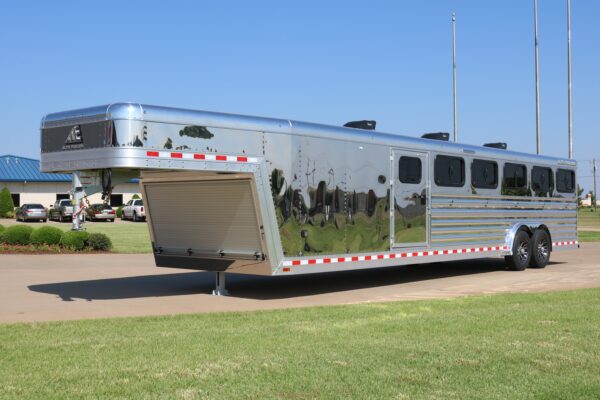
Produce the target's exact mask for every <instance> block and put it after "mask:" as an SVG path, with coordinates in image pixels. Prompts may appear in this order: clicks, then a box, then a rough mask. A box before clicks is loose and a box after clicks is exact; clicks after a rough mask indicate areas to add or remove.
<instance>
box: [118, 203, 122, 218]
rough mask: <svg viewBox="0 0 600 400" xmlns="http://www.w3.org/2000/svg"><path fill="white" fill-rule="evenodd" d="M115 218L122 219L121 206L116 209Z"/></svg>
mask: <svg viewBox="0 0 600 400" xmlns="http://www.w3.org/2000/svg"><path fill="white" fill-rule="evenodd" d="M117 218H123V206H120V207H117Z"/></svg>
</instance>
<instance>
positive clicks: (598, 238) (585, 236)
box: [577, 231, 600, 242]
mask: <svg viewBox="0 0 600 400" xmlns="http://www.w3.org/2000/svg"><path fill="white" fill-rule="evenodd" d="M577 237H578V238H579V241H580V242H600V232H597V231H579V232H578V233H577Z"/></svg>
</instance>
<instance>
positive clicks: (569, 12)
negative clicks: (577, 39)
mask: <svg viewBox="0 0 600 400" xmlns="http://www.w3.org/2000/svg"><path fill="white" fill-rule="evenodd" d="M567 53H568V54H567V60H568V68H567V69H568V72H567V74H568V81H569V99H568V103H569V160H572V159H573V109H572V96H571V0H567Z"/></svg>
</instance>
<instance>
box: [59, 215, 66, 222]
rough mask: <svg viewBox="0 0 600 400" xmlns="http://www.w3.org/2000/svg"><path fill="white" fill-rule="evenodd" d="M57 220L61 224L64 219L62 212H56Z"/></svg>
mask: <svg viewBox="0 0 600 400" xmlns="http://www.w3.org/2000/svg"><path fill="white" fill-rule="evenodd" d="M58 222H60V223H61V224H62V223H63V222H65V219H64V218H63V216H62V214H58Z"/></svg>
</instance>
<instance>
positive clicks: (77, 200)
mask: <svg viewBox="0 0 600 400" xmlns="http://www.w3.org/2000/svg"><path fill="white" fill-rule="evenodd" d="M71 190H72V193H73V201H72V204H73V213H72V214H71V221H72V224H73V226H72V228H71V229H72V230H74V231H82V230H84V229H85V228H84V227H83V221H84V220H83V211H84V207H83V196H84V192H83V188H82V186H81V172H80V171H74V172H73V188H72V189H71Z"/></svg>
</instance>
